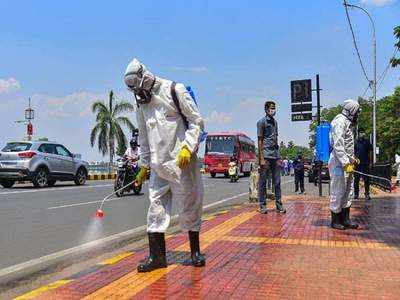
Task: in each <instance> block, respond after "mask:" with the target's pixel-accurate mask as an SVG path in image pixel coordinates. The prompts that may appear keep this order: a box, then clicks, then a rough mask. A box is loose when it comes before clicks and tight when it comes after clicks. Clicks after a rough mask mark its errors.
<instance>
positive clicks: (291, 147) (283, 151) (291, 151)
mask: <svg viewBox="0 0 400 300" xmlns="http://www.w3.org/2000/svg"><path fill="white" fill-rule="evenodd" d="M279 152H280V155H281V158H282V159H284V158H288V159H291V160H294V159H295V158H297V156H298V155H299V154H301V155H302V156H303V158H310V159H311V158H312V151H311V149H309V148H307V147H304V146H297V145H295V144H294V142H293V141H289V143H288V144H287V146H285V143H284V142H283V141H281V144H280V146H279Z"/></svg>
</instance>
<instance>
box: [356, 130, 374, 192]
mask: <svg viewBox="0 0 400 300" xmlns="http://www.w3.org/2000/svg"><path fill="white" fill-rule="evenodd" d="M354 154H355V156H356V157H357V158H358V159H359V160H360V163H359V164H358V165H357V166H356V171H359V172H362V173H365V174H369V173H370V166H371V162H372V145H371V143H370V141H369V140H368V139H366V138H365V131H364V129H362V128H360V129H359V130H358V139H357V141H356V145H355V148H354ZM361 176H362V178H363V181H364V187H365V200H370V199H371V197H370V195H369V176H365V175H360V174H358V173H354V199H358V197H359V193H360V177H361Z"/></svg>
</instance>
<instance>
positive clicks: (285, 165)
mask: <svg viewBox="0 0 400 300" xmlns="http://www.w3.org/2000/svg"><path fill="white" fill-rule="evenodd" d="M282 164H283V175H284V176H288V175H289V161H288V159H287V157H285V159H284V160H283V161H282Z"/></svg>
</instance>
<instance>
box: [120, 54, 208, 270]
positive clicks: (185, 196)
mask: <svg viewBox="0 0 400 300" xmlns="http://www.w3.org/2000/svg"><path fill="white" fill-rule="evenodd" d="M124 80H125V84H126V85H127V87H128V89H129V90H131V91H132V92H133V94H134V95H135V98H136V103H137V105H138V109H137V112H136V114H137V123H138V127H139V142H140V145H141V150H142V152H141V157H140V165H141V170H140V172H139V174H138V176H137V180H138V181H139V182H143V181H144V180H145V178H146V176H147V171H148V170H149V168H150V167H151V176H150V182H149V198H150V199H149V200H150V207H149V210H148V213H147V233H148V238H149V252H150V255H149V257H148V258H147V260H146V261H145V262H143V263H142V264H140V265H139V266H138V268H137V269H138V272H149V271H152V270H155V269H159V268H165V267H166V266H167V259H166V249H165V231H166V230H167V228H168V226H169V224H170V220H171V206H172V201H174V203H175V204H176V206H177V208H178V213H179V224H180V227H181V228H182V230H184V231H187V232H188V236H189V241H190V250H191V260H190V263H191V264H192V265H193V266H196V267H201V266H204V265H205V258H204V256H203V255H202V254H201V253H200V241H199V231H200V226H201V214H202V208H203V182H202V178H201V174H200V169H199V166H198V161H197V154H196V152H197V148H198V146H199V142H200V140H201V133H202V130H203V127H204V124H203V119H202V117H201V115H200V113H199V110H198V108H197V105H196V103H195V102H194V99H193V98H192V97H191V96H190V94H189V92H188V91H187V89H186V88H185V86H184V85H183V84H179V83H175V82H172V81H170V80H166V79H162V78H159V77H156V76H154V75H153V74H152V73H151V72H149V71H148V69H147V68H146V66H145V65H144V64H142V63H141V62H139V61H138V60H137V59H133V60H132V61H131V62H130V63H129V65H128V67H127V69H126V72H125V78H124Z"/></svg>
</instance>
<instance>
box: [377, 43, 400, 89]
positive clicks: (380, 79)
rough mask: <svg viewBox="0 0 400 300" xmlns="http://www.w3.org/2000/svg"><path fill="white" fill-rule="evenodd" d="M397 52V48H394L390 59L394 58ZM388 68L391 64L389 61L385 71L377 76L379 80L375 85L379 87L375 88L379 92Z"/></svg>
mask: <svg viewBox="0 0 400 300" xmlns="http://www.w3.org/2000/svg"><path fill="white" fill-rule="evenodd" d="M397 51H399V48H397V47H396V49H395V50H394V52H393V56H392V57H395V56H396V54H397ZM390 66H391V62H390V61H389V63H388V64H387V66H386V68H385V70H384V71H383V72H382V74H381V75H380V76H379V79H378V80H377V84H379V86H377V88H376V89H377V90H379V89H380V87H381V86H382V83H383V81H384V80H385V77H386V75H387V74H388V72H389V69H390Z"/></svg>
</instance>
